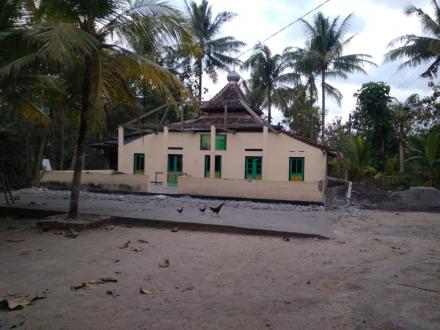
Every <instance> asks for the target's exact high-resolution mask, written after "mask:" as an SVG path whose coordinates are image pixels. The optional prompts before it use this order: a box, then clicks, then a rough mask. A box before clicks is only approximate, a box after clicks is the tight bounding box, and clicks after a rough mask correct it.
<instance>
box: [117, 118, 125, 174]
mask: <svg viewBox="0 0 440 330" xmlns="http://www.w3.org/2000/svg"><path fill="white" fill-rule="evenodd" d="M123 162H124V127H123V126H119V127H118V172H124V168H123Z"/></svg>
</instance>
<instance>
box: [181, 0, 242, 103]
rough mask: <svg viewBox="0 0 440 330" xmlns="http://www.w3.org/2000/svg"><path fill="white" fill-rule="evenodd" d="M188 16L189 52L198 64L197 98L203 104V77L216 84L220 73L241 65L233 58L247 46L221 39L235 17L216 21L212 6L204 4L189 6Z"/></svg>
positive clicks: (230, 15)
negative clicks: (223, 30)
mask: <svg viewBox="0 0 440 330" xmlns="http://www.w3.org/2000/svg"><path fill="white" fill-rule="evenodd" d="M185 3H186V1H185ZM187 14H188V16H189V21H190V28H191V31H192V36H193V38H192V42H191V46H190V47H189V48H191V49H192V54H193V56H194V59H195V61H196V70H197V75H198V80H199V81H198V85H199V86H198V88H199V90H198V98H199V100H201V99H202V87H203V86H202V75H203V73H204V72H205V73H207V74H208V75H209V77H210V78H211V79H212V80H213V81H214V82H215V81H217V70H219V69H220V70H227V69H228V66H229V65H232V64H238V63H239V61H237V59H236V58H234V57H233V56H231V55H230V54H234V53H237V52H238V50H239V49H240V48H241V47H243V46H245V45H246V44H245V43H244V42H242V41H239V40H236V39H235V38H234V37H231V36H226V37H219V34H220V32H221V29H222V28H223V26H224V24H225V23H228V22H230V21H231V20H232V19H233V18H234V17H235V16H236V15H235V14H234V13H231V12H229V11H222V12H220V13H218V14H217V15H216V16H215V17H213V13H212V10H211V6H210V4H209V2H208V1H207V0H202V2H201V3H200V4H197V3H196V2H195V1H191V2H189V3H187Z"/></svg>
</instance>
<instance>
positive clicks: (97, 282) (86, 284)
mask: <svg viewBox="0 0 440 330" xmlns="http://www.w3.org/2000/svg"><path fill="white" fill-rule="evenodd" d="M117 281H118V280H116V279H113V278H111V277H102V278H100V279H99V280H94V281H87V282H83V283H81V284H80V285H72V286H71V287H70V289H71V290H73V291H76V290H80V289H84V290H91V289H95V288H97V287H98V285H100V284H104V283H108V282H111V283H115V282H117Z"/></svg>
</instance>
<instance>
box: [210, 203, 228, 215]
mask: <svg viewBox="0 0 440 330" xmlns="http://www.w3.org/2000/svg"><path fill="white" fill-rule="evenodd" d="M223 205H225V203H221V204H220V205H219V206H217V207H211V206H210V207H209V209H210V210H211V211H212V214H214V213H216V214H217V215H219V212H220V210H221V209H222V206H223Z"/></svg>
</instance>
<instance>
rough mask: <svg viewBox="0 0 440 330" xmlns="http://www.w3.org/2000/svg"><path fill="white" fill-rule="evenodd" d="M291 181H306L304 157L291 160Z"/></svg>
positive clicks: (291, 158)
mask: <svg viewBox="0 0 440 330" xmlns="http://www.w3.org/2000/svg"><path fill="white" fill-rule="evenodd" d="M289 181H304V157H290V158H289Z"/></svg>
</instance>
